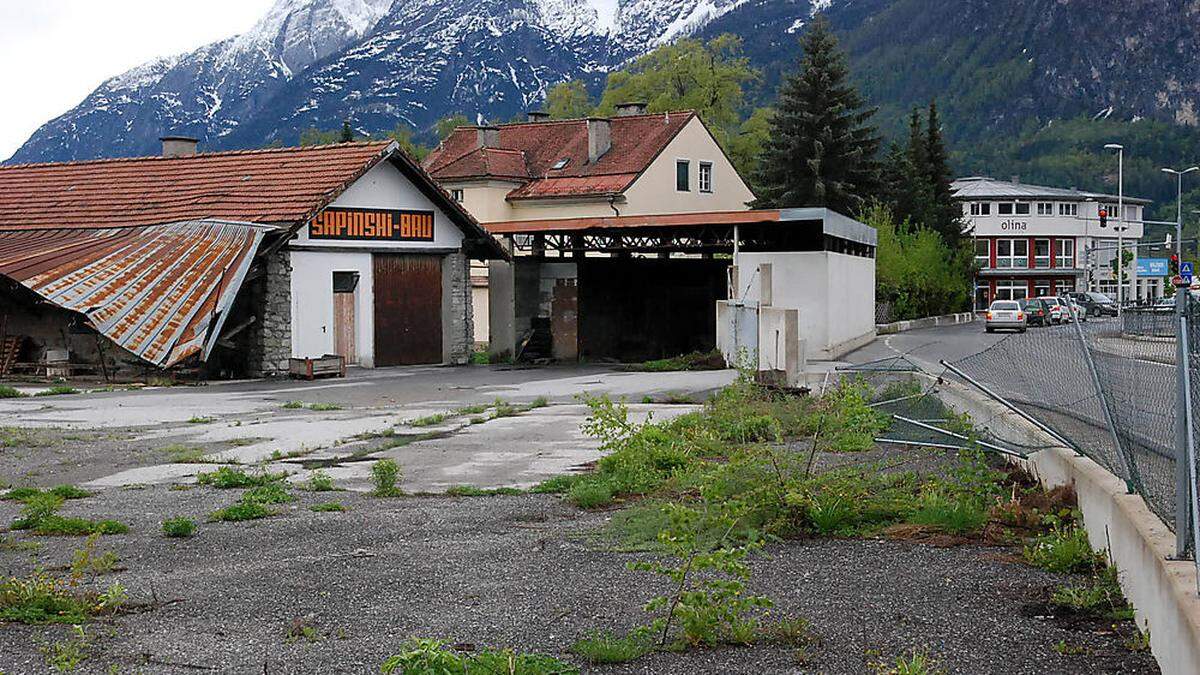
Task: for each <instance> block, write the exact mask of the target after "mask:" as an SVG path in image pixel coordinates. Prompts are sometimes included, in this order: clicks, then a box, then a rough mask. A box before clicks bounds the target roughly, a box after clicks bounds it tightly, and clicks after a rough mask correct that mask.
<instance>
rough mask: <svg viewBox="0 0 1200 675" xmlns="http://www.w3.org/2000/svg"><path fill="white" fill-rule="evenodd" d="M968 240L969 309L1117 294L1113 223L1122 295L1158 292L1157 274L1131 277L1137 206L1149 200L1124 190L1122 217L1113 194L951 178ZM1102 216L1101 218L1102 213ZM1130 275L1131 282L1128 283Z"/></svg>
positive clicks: (1139, 232) (1140, 228)
mask: <svg viewBox="0 0 1200 675" xmlns="http://www.w3.org/2000/svg"><path fill="white" fill-rule="evenodd" d="M953 189H954V195H955V198H956V199H957V200H958V201H959V202H961V203H962V209H963V218H964V219H965V221H966V222H967V230H968V233H969V234H970V236H972V237H973V238H974V246H975V262H976V264H977V266H978V268H979V272H978V273H977V275H976V278H975V308H976V309H983V308H986V307H987V306H988V304H989V303H991V301H993V300H1010V299H1017V298H1025V297H1035V296H1042V295H1057V294H1061V293H1065V292H1069V291H1074V290H1092V291H1100V292H1102V293H1106V294H1108V295H1110V296H1112V297H1114V298H1115V297H1116V295H1117V293H1116V290H1117V274H1116V271H1115V260H1116V259H1117V243H1118V228H1121V227H1123V228H1124V229H1123V230H1122V231H1121V235H1122V237H1123V240H1124V243H1123V245H1124V247H1125V250H1126V251H1127V252H1129V254H1132V256H1133V257H1132V258H1131V259H1130V261H1129V263H1128V266H1127V267H1126V272H1125V279H1126V284H1127V285H1126V289H1125V291H1124V295H1125V296H1126V297H1127V298H1128V299H1135V298H1143V299H1144V298H1152V297H1158V296H1159V295H1161V294H1162V284H1163V281H1162V279H1161V278H1158V277H1135V276H1134V272H1135V270H1136V269H1137V267H1138V266H1137V250H1138V249H1137V246H1136V245H1137V243H1138V241H1139V240H1140V239H1141V238H1142V236H1143V234H1144V224H1143V212H1144V210H1145V207H1146V205H1148V204H1149V203H1150V202H1149V200H1146V199H1139V198H1136V197H1129V196H1126V197H1125V198H1124V208H1125V213H1124V217H1123V218H1121V217H1120V216H1119V215H1118V198H1117V196H1116V195H1110V194H1103V193H1098V192H1086V191H1083V190H1076V189H1074V188H1071V189H1063V188H1055V187H1046V186H1042V185H1029V184H1027V183H1022V182H1020V180H1019V179H1017V178H1016V177H1014V178H1013V179H1012V180H1010V181H1002V180H996V179H993V178H985V177H970V178H961V179H959V180H957V181H955V182H954V184H953ZM1102 212H1103V213H1104V215H1105V217H1104V218H1103V219H1102V218H1101V213H1102ZM1134 279H1136V280H1137V281H1136V285H1135V284H1134V281H1133V280H1134Z"/></svg>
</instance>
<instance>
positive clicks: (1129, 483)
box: [1067, 304, 1145, 498]
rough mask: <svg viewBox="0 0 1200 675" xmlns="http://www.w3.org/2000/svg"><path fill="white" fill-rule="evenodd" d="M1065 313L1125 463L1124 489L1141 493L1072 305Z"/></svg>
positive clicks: (1135, 471) (1137, 479)
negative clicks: (1136, 490)
mask: <svg viewBox="0 0 1200 675" xmlns="http://www.w3.org/2000/svg"><path fill="white" fill-rule="evenodd" d="M1067 311H1068V312H1070V313H1071V324H1072V325H1074V326H1075V335H1076V336H1077V337H1078V338H1079V348H1080V349H1081V350H1083V360H1084V362H1086V363H1087V367H1088V373H1090V374H1091V376H1092V385H1093V386H1094V387H1096V396H1097V397H1098V399H1099V401H1100V410H1101V411H1102V412H1103V413H1104V422H1105V424H1107V425H1108V430H1109V431H1110V432H1112V439H1113V448H1114V449H1115V450H1116V451H1117V455H1118V456H1120V458H1121V459H1122V460H1123V461H1124V462H1125V489H1126V490H1127V491H1128V492H1129V494H1133V493H1134V488H1135V486H1136V487H1137V488H1139V489H1138V492H1141V490H1140V488H1141V486H1142V481H1141V478H1140V477H1139V476H1138V473H1137V465H1136V464H1134V463H1133V458H1132V457H1130V456H1129V455H1128V454H1127V453H1126V452H1125V450H1124V449H1123V448H1122V447H1121V435H1120V434H1119V433H1117V421H1116V419H1114V418H1113V415H1112V409H1111V408H1109V407H1108V398H1106V397H1105V396H1104V388H1103V387H1102V386H1101V385H1100V373H1099V371H1097V370H1096V362H1095V361H1093V360H1092V350H1091V349H1089V348H1088V344H1087V338H1085V337H1084V335H1083V326H1081V325H1080V324H1079V317H1078V316H1076V315H1075V308H1074V306H1073V305H1070V304H1068V305H1067ZM1142 497H1143V498H1145V493H1144V492H1142Z"/></svg>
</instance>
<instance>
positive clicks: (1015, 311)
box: [983, 300, 1029, 333]
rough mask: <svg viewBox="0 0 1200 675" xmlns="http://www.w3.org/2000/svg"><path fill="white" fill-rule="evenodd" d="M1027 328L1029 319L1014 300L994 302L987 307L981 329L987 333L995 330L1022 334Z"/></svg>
mask: <svg viewBox="0 0 1200 675" xmlns="http://www.w3.org/2000/svg"><path fill="white" fill-rule="evenodd" d="M1028 327H1029V317H1028V316H1026V315H1025V312H1024V310H1022V309H1021V304H1020V303H1019V302H1017V301H1016V300H996V301H995V302H993V303H992V306H991V307H988V309H987V314H986V315H985V316H984V323H983V328H984V330H986V331H987V332H989V333H993V332H995V331H997V330H1015V331H1017V332H1018V333H1024V332H1025V331H1026V329H1027V328H1028Z"/></svg>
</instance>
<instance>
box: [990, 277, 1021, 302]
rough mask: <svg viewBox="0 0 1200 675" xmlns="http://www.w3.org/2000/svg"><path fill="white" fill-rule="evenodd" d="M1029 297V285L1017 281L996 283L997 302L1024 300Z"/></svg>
mask: <svg viewBox="0 0 1200 675" xmlns="http://www.w3.org/2000/svg"><path fill="white" fill-rule="evenodd" d="M1027 297H1029V284H1027V283H1026V282H1024V281H1019V280H1017V279H998V280H997V281H996V297H995V299H996V300H1022V299H1024V298H1027Z"/></svg>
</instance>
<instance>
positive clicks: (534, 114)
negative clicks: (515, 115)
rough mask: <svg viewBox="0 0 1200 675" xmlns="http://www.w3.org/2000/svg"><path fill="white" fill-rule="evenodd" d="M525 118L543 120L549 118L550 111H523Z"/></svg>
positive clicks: (535, 120) (532, 120)
mask: <svg viewBox="0 0 1200 675" xmlns="http://www.w3.org/2000/svg"><path fill="white" fill-rule="evenodd" d="M525 118H526V119H527V120H529V121H530V122H545V121H546V120H548V119H550V113H548V112H544V111H541V110H530V111H529V112H527V113H525Z"/></svg>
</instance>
